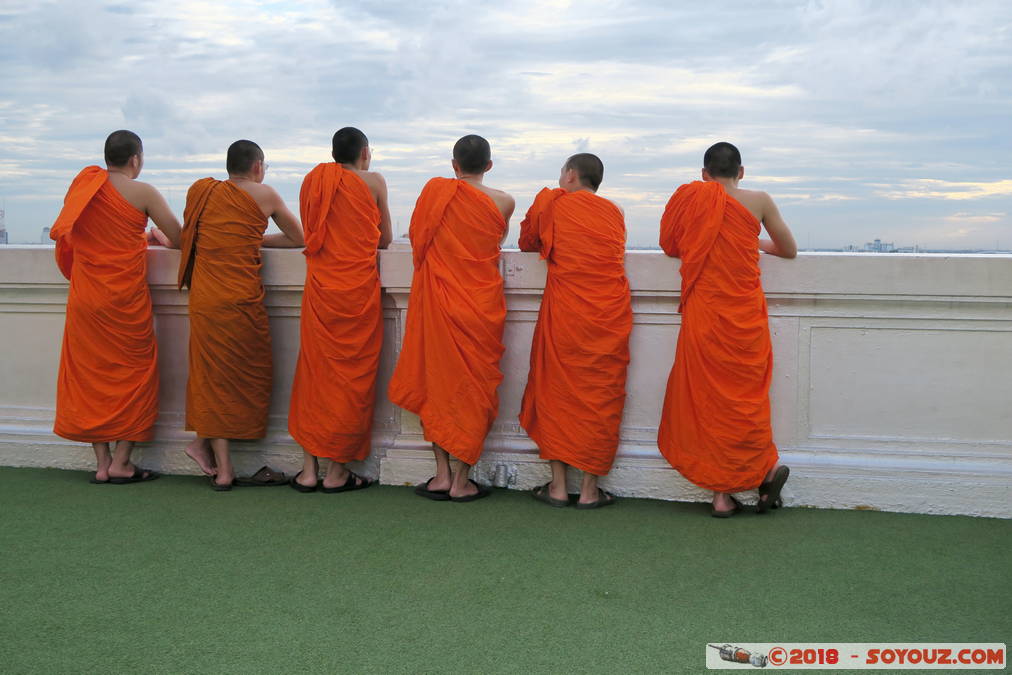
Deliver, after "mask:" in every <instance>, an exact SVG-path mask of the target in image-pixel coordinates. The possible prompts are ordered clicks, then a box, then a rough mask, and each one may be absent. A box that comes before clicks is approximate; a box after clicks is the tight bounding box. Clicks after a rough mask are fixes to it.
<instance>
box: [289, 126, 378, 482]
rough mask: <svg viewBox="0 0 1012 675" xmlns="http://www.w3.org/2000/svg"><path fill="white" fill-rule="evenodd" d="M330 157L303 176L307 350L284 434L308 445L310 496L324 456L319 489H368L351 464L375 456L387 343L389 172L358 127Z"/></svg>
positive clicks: (305, 477)
mask: <svg viewBox="0 0 1012 675" xmlns="http://www.w3.org/2000/svg"><path fill="white" fill-rule="evenodd" d="M332 145H333V147H332V156H333V158H334V161H333V162H328V163H325V164H318V165H317V166H316V168H315V169H313V170H312V171H310V172H309V174H308V175H307V176H306V178H305V179H304V180H303V181H302V192H301V194H300V197H299V204H300V207H301V212H302V214H301V215H302V223H303V226H304V227H305V232H306V250H305V251H304V253H305V255H306V285H305V290H304V291H303V294H302V317H301V322H300V330H301V346H300V348H299V360H298V363H297V365H296V367H295V382H294V384H293V385H292V400H291V407H290V409H289V413H288V431H289V433H291V435H292V438H294V439H295V440H296V441H297V442H298V443H299V445H301V446H302V449H303V466H302V471H300V472H299V474H298V475H296V476H295V477H293V478H292V480H291V483H290V484H291V486H292V487H293V488H294V489H295V490H298V491H299V492H313V491H315V490H316V489H317V486H318V483H319V479H318V473H319V466H318V458H320V457H323V458H326V459H329V460H330V466H329V467H328V469H327V475H326V476H324V478H323V482H322V485H320V490H321V491H322V492H327V493H334V492H346V491H350V490H360V489H363V488H367V487H369V486H370V485H372V483H373V482H372V481H370V480H368V479H366V478H362V477H361V476H359V475H358V474H356V473H354V472H353V471H350V470H349V469H348V468H347V467H346V466H345V464H346V463H347V462H352V461H358V460H363V459H365V458H366V457H368V456H369V451H370V440H371V437H372V418H373V407H374V404H375V401H376V373H377V371H378V370H379V360H380V350H381V348H382V346H383V306H382V305H381V304H380V279H379V268H378V266H377V262H378V259H377V252H376V251H377V249H378V248H386V247H387V246H389V245H390V240H391V238H392V237H391V234H390V208H389V206H388V205H387V184H386V181H385V180H384V179H383V176H382V175H380V174H379V173H376V172H374V171H369V165H370V162H371V161H372V154H371V152H370V150H369V139H367V138H366V136H365V134H363V133H362V132H361V131H359V130H358V129H356V128H354V127H345V128H343V129H340V130H338V131H337V133H335V134H334V138H333V143H332Z"/></svg>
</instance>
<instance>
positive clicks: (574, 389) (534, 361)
mask: <svg viewBox="0 0 1012 675" xmlns="http://www.w3.org/2000/svg"><path fill="white" fill-rule="evenodd" d="M603 179H604V164H603V163H602V162H601V160H600V159H599V158H598V157H597V156H596V155H591V154H589V153H581V154H578V155H573V156H572V157H570V158H569V159H568V160H566V163H565V164H563V166H562V172H561V174H560V176H559V187H558V188H556V189H554V190H550V189H548V188H545V189H543V190H542V191H541V192H540V193H538V196H537V198H536V199H535V200H534V204H533V205H532V206H531V208H530V210H529V211H528V212H527V217H526V218H525V219H524V221H523V223H521V225H520V250H521V251H538V252H540V253H541V257H542V258H544V259H545V262H546V264H547V265H548V281H547V283H546V284H545V293H544V296H543V297H542V300H541V310H540V312H539V313H538V323H537V325H536V326H535V327H534V342H533V344H532V345H531V367H530V372H529V374H528V376H527V388H526V390H525V391H524V399H523V405H522V407H521V409H520V425H521V426H522V427H523V428H524V429H525V430H527V433H528V434H529V435H530V437H531V438H532V439H533V440H534V442H535V443H537V444H538V449H539V450H540V452H541V457H542V459H547V460H549V463H550V465H551V467H552V480H551V482H549V483H545V484H544V485H542V486H541V487H539V488H536V489H535V490H534V491H533V495H534V498H535V499H538V500H540V501H542V502H544V503H546V504H548V505H550V506H556V507H564V506H568V505H569V494H568V492H567V490H566V467H567V466H572V467H575V468H577V469H579V470H581V471H582V472H583V480H582V482H581V485H580V496H579V498H578V500H577V502H576V508H578V509H595V508H599V507H602V506H609V505H611V504H614V503H615V498H614V497H613V496H612V495H610V494H608V493H607V492H605V491H604V490H602V489H600V488H599V487H598V477H600V476H605V475H607V474H608V472H609V471H610V470H611V465H612V463H613V462H614V460H615V452H616V451H617V450H618V441H619V425H620V424H621V422H622V408H623V407H624V405H625V378H626V368H627V367H628V365H629V333H630V332H631V331H632V306H631V300H630V296H629V281H628V280H627V279H626V276H625V241H626V231H625V218H624V215H623V212H622V210H621V208H619V207H618V206H617V205H616V204H614V203H612V202H611V201H609V200H607V199H604V198H603V197H599V196H598V195H597V194H596V193H597V188H598V187H599V186H600V185H601V181H602V180H603Z"/></svg>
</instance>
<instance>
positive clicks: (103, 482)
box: [88, 476, 109, 485]
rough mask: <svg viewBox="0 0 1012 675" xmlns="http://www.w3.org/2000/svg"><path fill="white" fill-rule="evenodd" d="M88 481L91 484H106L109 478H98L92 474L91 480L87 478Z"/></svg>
mask: <svg viewBox="0 0 1012 675" xmlns="http://www.w3.org/2000/svg"><path fill="white" fill-rule="evenodd" d="M88 482H89V483H91V484H92V485H108V484H109V479H108V478H106V479H105V480H99V479H98V478H96V477H95V476H92V477H91V480H89V481H88Z"/></svg>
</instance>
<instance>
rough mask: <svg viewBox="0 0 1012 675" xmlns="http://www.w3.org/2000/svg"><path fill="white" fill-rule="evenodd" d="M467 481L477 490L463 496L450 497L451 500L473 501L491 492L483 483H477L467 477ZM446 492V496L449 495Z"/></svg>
mask: <svg viewBox="0 0 1012 675" xmlns="http://www.w3.org/2000/svg"><path fill="white" fill-rule="evenodd" d="M468 482H469V483H470V484H471V485H473V486H475V487H476V488H478V491H477V492H475V493H474V494H473V495H465V496H463V497H450V501H451V502H473V501H477V500H479V499H482V498H484V497H488V496H489V495H490V494H492V488H489V487H486V486H484V485H479V484H478V483H475V482H474V481H473V480H471V479H468ZM446 494H447V496H449V494H450V493H449V492H447V493H446Z"/></svg>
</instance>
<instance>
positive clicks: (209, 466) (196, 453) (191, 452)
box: [184, 438, 218, 476]
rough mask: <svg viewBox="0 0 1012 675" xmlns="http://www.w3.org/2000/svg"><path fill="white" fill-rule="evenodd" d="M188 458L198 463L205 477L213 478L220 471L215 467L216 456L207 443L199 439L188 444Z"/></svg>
mask: <svg viewBox="0 0 1012 675" xmlns="http://www.w3.org/2000/svg"><path fill="white" fill-rule="evenodd" d="M184 452H186V456H187V457H189V458H190V459H192V460H193V461H194V462H196V463H197V466H199V467H200V470H201V471H203V472H204V475H205V476H213V475H215V474H216V473H217V472H218V471H217V469H216V468H215V466H214V454H213V453H212V452H211V448H209V447H208V444H207V441H205V440H203V439H200V438H197V439H195V440H193V441H191V442H190V443H188V444H187V446H186V450H185V451H184Z"/></svg>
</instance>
